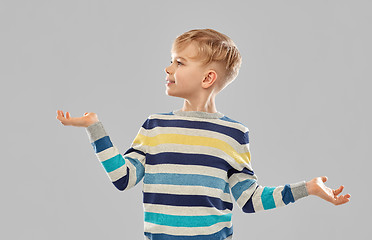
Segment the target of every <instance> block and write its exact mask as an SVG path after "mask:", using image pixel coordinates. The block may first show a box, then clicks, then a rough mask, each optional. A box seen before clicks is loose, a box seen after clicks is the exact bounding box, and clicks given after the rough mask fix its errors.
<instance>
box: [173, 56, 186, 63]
mask: <svg viewBox="0 0 372 240" xmlns="http://www.w3.org/2000/svg"><path fill="white" fill-rule="evenodd" d="M174 58H179V59H182V60H184V61H185V62H187V60H186V58H183V57H180V56H175V57H174Z"/></svg>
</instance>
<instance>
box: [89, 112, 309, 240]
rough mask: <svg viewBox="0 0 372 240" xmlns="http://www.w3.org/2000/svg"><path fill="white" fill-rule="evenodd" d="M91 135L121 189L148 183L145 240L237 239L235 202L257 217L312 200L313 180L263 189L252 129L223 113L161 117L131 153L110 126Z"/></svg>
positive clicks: (153, 121) (146, 127) (147, 125)
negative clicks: (115, 139)
mask: <svg viewBox="0 0 372 240" xmlns="http://www.w3.org/2000/svg"><path fill="white" fill-rule="evenodd" d="M86 130H87V133H88V136H89V139H90V142H91V144H92V146H93V148H94V150H95V153H96V155H97V157H98V159H99V160H100V162H101V163H102V165H103V167H104V169H105V170H106V172H107V174H108V176H109V178H110V180H111V181H112V183H113V184H114V185H115V187H116V188H117V189H119V190H126V189H129V188H131V187H133V186H135V185H136V184H138V183H139V182H140V181H141V180H142V179H143V204H144V221H145V223H144V234H145V236H146V237H147V238H148V239H151V240H186V239H187V240H193V239H195V240H196V239H197V240H212V239H213V240H214V239H216V240H217V239H218V240H223V239H231V238H232V234H233V225H232V209H233V201H232V197H233V198H234V199H235V201H236V203H237V205H238V206H239V207H240V208H241V209H242V210H243V211H244V212H247V213H254V212H257V211H260V210H267V209H272V208H276V207H280V206H285V205H287V204H288V203H290V202H295V201H296V200H298V199H300V198H302V197H305V196H307V195H308V192H307V189H306V184H305V181H303V182H299V183H295V184H287V185H285V186H279V187H264V186H260V185H258V182H257V176H256V175H255V173H254V172H253V169H252V167H251V155H250V151H249V137H248V133H249V131H248V128H247V127H246V126H244V125H243V124H242V123H239V122H237V121H234V120H232V119H230V118H228V117H227V116H224V115H223V114H222V113H220V112H217V113H207V112H192V111H191V112H185V111H181V110H176V111H172V112H170V113H160V114H153V115H151V116H149V117H148V119H147V120H146V121H145V122H144V124H143V125H142V127H141V128H140V130H139V132H138V134H137V136H136V138H135V139H134V141H133V143H132V145H131V147H130V148H129V150H128V151H126V152H125V153H124V154H120V153H119V151H118V149H117V147H115V146H114V145H113V144H112V142H111V140H110V137H109V136H108V134H107V133H106V131H105V129H104V127H103V124H102V122H97V123H95V124H93V125H91V126H89V127H87V128H86Z"/></svg>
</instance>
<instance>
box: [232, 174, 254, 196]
mask: <svg viewBox="0 0 372 240" xmlns="http://www.w3.org/2000/svg"><path fill="white" fill-rule="evenodd" d="M255 182H256V180H253V179H247V180H244V181H242V182H238V183H237V184H235V185H234V187H232V188H231V193H232V194H233V196H234V198H235V200H236V201H238V199H239V198H240V196H241V195H242V193H243V192H244V191H245V190H247V189H248V188H250V187H251V186H252V185H253V184H254V183H255Z"/></svg>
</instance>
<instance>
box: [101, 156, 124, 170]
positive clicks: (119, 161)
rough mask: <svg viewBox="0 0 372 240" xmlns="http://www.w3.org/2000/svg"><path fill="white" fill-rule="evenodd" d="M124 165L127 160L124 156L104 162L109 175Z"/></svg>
mask: <svg viewBox="0 0 372 240" xmlns="http://www.w3.org/2000/svg"><path fill="white" fill-rule="evenodd" d="M124 164H125V160H124V158H123V156H122V155H120V154H118V155H116V156H114V157H112V158H109V159H107V160H105V161H103V162H102V165H103V167H104V168H105V170H106V171H107V172H108V173H109V172H112V171H114V170H116V169H118V168H120V167H121V166H123V165H124Z"/></svg>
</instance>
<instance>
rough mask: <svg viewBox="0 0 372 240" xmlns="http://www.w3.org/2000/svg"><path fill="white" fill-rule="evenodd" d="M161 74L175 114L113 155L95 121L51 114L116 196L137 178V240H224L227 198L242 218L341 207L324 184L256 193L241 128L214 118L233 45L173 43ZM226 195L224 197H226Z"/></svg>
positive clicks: (217, 39) (211, 40)
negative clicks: (82, 132) (68, 128)
mask: <svg viewBox="0 0 372 240" xmlns="http://www.w3.org/2000/svg"><path fill="white" fill-rule="evenodd" d="M171 53H172V61H171V65H169V66H168V67H167V68H165V72H166V74H167V78H166V81H167V83H166V94H167V95H169V96H174V97H181V98H183V99H184V105H183V107H182V109H179V110H176V111H172V112H169V113H160V114H153V115H151V116H149V117H148V119H147V120H146V121H145V122H144V124H143V125H142V127H141V128H140V130H139V132H138V134H137V136H136V138H135V139H134V141H133V143H132V146H131V148H130V149H129V150H128V151H127V152H126V153H124V154H123V155H121V154H120V153H119V151H118V149H117V148H116V147H115V146H114V145H113V144H112V142H111V140H110V138H109V136H108V135H107V133H106V132H105V130H104V128H103V124H102V122H100V121H99V120H98V117H97V114H95V113H85V114H84V116H83V117H80V118H72V117H71V116H70V114H69V112H66V116H64V114H63V112H62V111H58V116H57V119H58V120H60V121H61V123H62V124H63V125H72V126H79V127H86V130H87V133H88V136H89V139H90V142H91V144H92V145H93V147H94V149H95V152H96V155H97V157H98V159H99V160H100V161H101V163H102V165H103V167H104V168H105V170H106V172H107V174H108V176H109V177H110V179H111V181H112V182H113V184H114V185H115V187H117V188H118V189H119V190H126V189H129V188H131V187H133V186H135V185H136V184H137V183H139V182H140V181H141V180H142V178H143V203H144V221H145V224H144V230H145V233H144V234H145V239H153V240H173V239H177V240H179V239H198V240H206V239H208V240H209V239H219V240H222V239H232V235H233V227H232V222H231V214H232V206H233V204H232V198H231V195H232V196H233V197H234V199H235V201H236V202H237V204H238V206H239V207H241V208H242V210H243V211H244V212H248V213H254V212H257V211H260V210H267V209H272V208H275V207H280V206H285V205H287V204H288V203H290V202H295V201H296V200H298V199H300V198H303V197H306V196H308V195H310V194H312V195H316V196H319V197H321V198H323V199H325V200H327V201H329V202H331V203H333V204H335V205H339V204H344V203H346V202H348V201H349V198H350V195H349V194H347V195H339V194H340V193H341V192H342V190H343V186H341V187H340V188H338V189H337V190H332V189H330V188H328V187H326V186H325V185H324V182H325V181H326V180H327V178H326V177H320V178H314V179H313V180H311V181H309V182H305V181H303V182H299V183H295V184H287V185H285V186H279V187H275V188H272V187H263V186H260V185H258V183H257V177H256V175H255V173H254V172H253V169H252V167H251V163H250V162H251V157H250V151H249V138H248V128H247V127H246V126H244V125H243V124H242V123H239V122H237V121H234V120H232V119H230V118H228V117H227V116H225V115H224V114H222V113H220V112H218V111H217V110H216V105H215V97H216V96H217V94H218V93H219V92H221V91H222V90H223V89H224V88H225V87H226V86H227V85H228V84H230V83H231V82H232V81H233V80H234V79H235V78H236V76H237V75H238V72H239V68H240V65H241V56H240V53H239V51H238V49H237V47H236V46H235V44H234V42H233V41H232V40H231V39H230V38H229V37H227V36H226V35H224V34H222V33H219V32H217V31H215V30H212V29H196V30H190V31H188V32H186V33H184V34H182V35H180V36H178V37H177V38H176V40H175V41H174V43H173V46H172V51H171ZM230 193H231V194H230Z"/></svg>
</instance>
